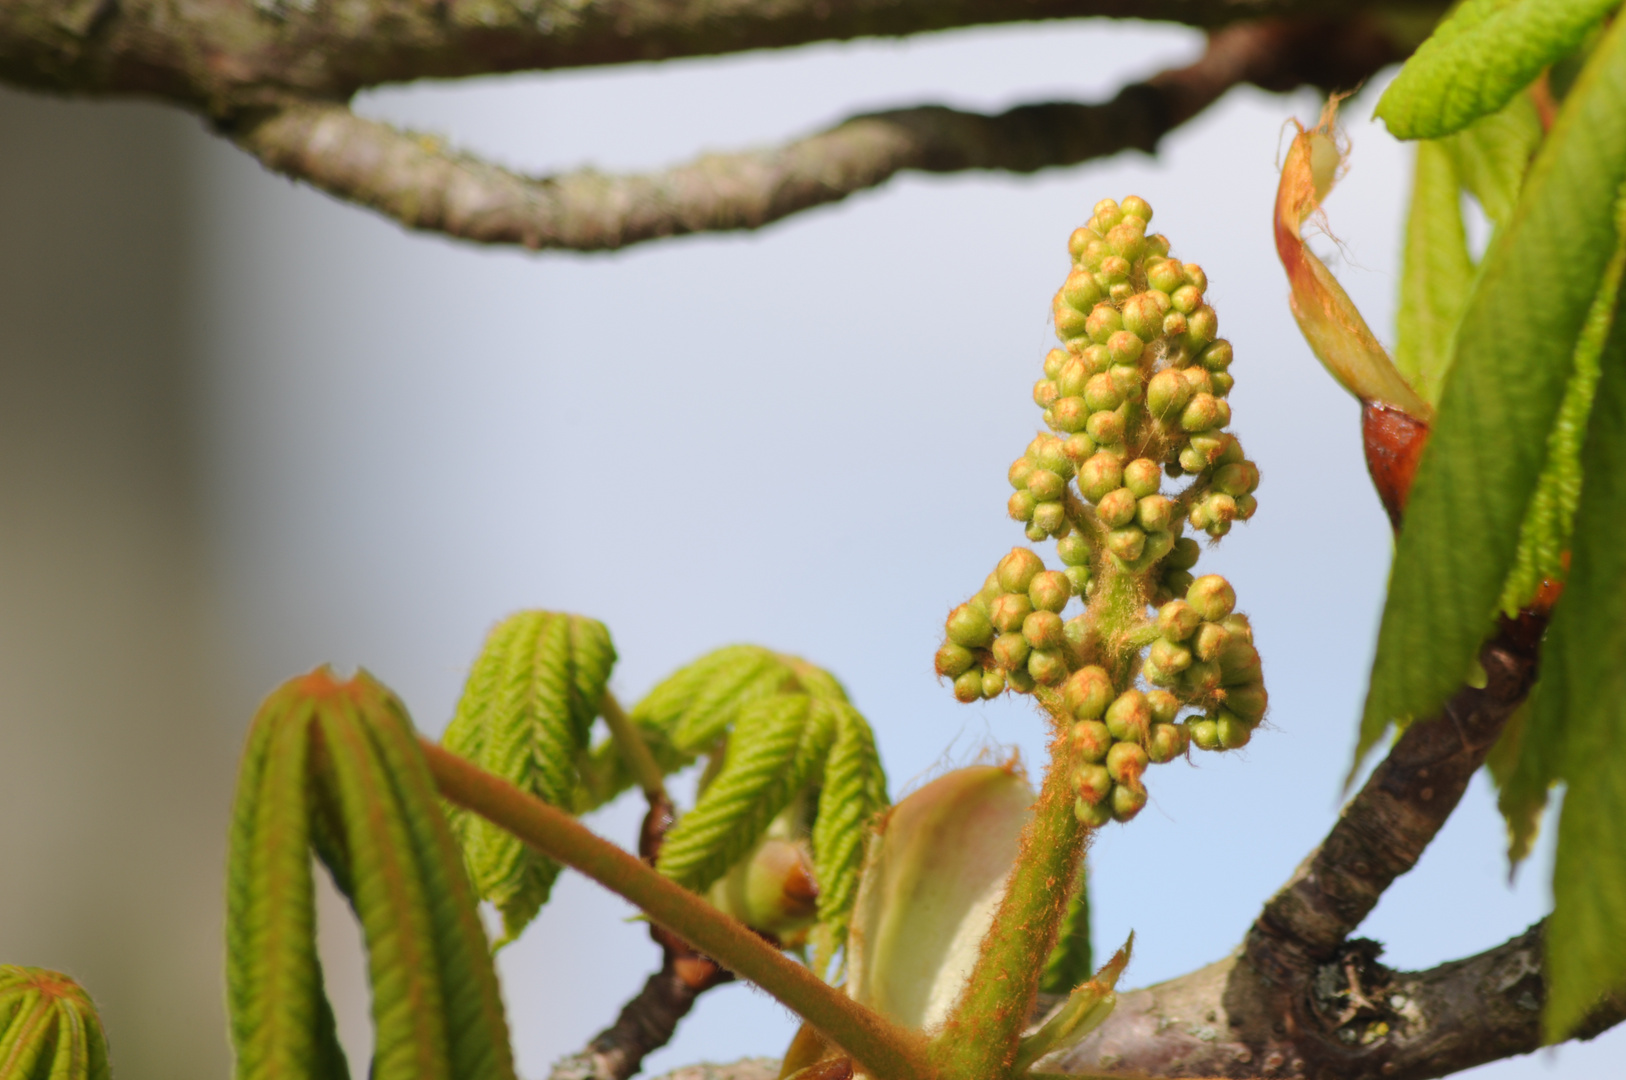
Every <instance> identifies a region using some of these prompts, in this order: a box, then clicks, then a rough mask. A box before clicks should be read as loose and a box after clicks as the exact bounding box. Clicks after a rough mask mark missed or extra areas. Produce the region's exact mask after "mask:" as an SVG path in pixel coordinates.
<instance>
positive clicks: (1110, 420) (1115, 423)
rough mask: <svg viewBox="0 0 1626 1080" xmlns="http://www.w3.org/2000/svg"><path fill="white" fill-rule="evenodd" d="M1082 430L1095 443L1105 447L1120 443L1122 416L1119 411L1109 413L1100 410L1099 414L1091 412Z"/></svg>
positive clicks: (1122, 434) (1122, 432)
mask: <svg viewBox="0 0 1626 1080" xmlns="http://www.w3.org/2000/svg"><path fill="white" fill-rule="evenodd" d="M1084 430H1085V431H1086V432H1088V433H1089V436H1090V438H1092V439H1094V440H1095V441H1096V442H1097V443H1101V444H1103V445H1106V446H1113V445H1116V444H1118V443H1121V442H1123V438H1124V418H1123V414H1122V412H1121V411H1120V410H1113V411H1111V412H1109V411H1107V410H1105V409H1102V410H1101V411H1100V412H1093V413H1091V414H1090V418H1089V420H1087V421H1085V423H1084Z"/></svg>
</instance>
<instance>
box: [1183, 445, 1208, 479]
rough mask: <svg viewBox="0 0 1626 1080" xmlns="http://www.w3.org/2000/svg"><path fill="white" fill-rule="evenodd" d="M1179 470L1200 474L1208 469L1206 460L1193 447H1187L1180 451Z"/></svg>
mask: <svg viewBox="0 0 1626 1080" xmlns="http://www.w3.org/2000/svg"><path fill="white" fill-rule="evenodd" d="M1180 468H1181V469H1182V470H1184V471H1185V472H1189V473H1200V472H1202V471H1203V470H1204V469H1206V468H1208V459H1207V458H1205V457H1203V455H1202V454H1200V453H1198V451H1197V449H1196V448H1195V447H1191V446H1188V447H1186V448H1185V449H1183V450H1181V451H1180Z"/></svg>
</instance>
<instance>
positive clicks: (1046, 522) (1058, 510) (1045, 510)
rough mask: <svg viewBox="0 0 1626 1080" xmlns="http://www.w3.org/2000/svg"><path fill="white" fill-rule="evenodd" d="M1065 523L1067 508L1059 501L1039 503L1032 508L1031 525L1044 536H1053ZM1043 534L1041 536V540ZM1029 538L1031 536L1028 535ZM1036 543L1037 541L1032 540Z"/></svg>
mask: <svg viewBox="0 0 1626 1080" xmlns="http://www.w3.org/2000/svg"><path fill="white" fill-rule="evenodd" d="M1066 524H1067V508H1066V507H1065V506H1063V505H1062V504H1061V503H1059V502H1047V503H1040V504H1039V505H1038V506H1036V507H1034V508H1033V527H1034V528H1035V529H1037V530H1038V531H1039V532H1041V533H1043V534H1044V536H1054V535H1056V534H1057V533H1059V532H1061V530H1062V528H1063V527H1064V526H1066ZM1044 536H1041V537H1040V539H1041V540H1042V539H1043V538H1044ZM1029 539H1030V540H1031V539H1032V537H1029ZM1034 542H1035V543H1037V542H1038V541H1034Z"/></svg>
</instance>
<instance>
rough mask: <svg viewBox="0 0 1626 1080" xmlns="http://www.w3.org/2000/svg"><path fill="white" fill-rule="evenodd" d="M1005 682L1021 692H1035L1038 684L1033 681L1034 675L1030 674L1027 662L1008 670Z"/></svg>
mask: <svg viewBox="0 0 1626 1080" xmlns="http://www.w3.org/2000/svg"><path fill="white" fill-rule="evenodd" d="M1005 682H1006V683H1007V684H1008V685H1009V686H1010V688H1011V689H1012V690H1015V691H1016V692H1017V693H1019V694H1031V693H1033V687H1034V686H1035V685H1036V684H1035V683H1034V681H1033V676H1032V675H1029V674H1028V668H1027V665H1026V664H1023V665H1022V666H1021V667H1019V668H1012V669H1010V670H1008V671H1006V672H1005Z"/></svg>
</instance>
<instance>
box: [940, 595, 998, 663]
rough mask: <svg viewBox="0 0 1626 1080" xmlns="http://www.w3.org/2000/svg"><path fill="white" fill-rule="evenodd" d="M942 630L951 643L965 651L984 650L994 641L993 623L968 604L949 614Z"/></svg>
mask: <svg viewBox="0 0 1626 1080" xmlns="http://www.w3.org/2000/svg"><path fill="white" fill-rule="evenodd" d="M943 629H944V631H945V633H946V634H947V636H948V639H949V640H950V641H951V642H953V643H954V644H956V645H961V646H964V647H965V648H967V649H985V648H987V647H988V646H989V645H990V644H992V643H993V640H994V626H993V623H992V622H991V621H990V620H989V618H988V616H987V615H985V614H984V613H983V612H981V611H978V610H977V609H976V608H974V607H972V606H971V605H970V604H961V605H960V606H959V607H957V608H955V609H954V610H953V611H951V612H949V617H948V621H947V622H946V623H945V624H944V626H943ZM961 670H964V669H963V668H962V669H961ZM944 674H947V672H945V673H944ZM955 674H958V672H956V673H955Z"/></svg>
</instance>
